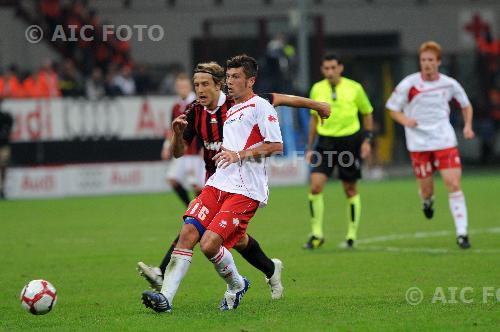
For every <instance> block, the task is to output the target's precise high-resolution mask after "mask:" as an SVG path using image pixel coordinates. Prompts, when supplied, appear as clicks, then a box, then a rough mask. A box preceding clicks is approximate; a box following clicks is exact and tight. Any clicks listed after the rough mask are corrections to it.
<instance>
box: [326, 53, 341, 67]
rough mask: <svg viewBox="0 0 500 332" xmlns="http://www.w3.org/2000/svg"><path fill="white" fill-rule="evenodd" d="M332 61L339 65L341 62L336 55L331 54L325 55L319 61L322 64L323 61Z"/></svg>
mask: <svg viewBox="0 0 500 332" xmlns="http://www.w3.org/2000/svg"><path fill="white" fill-rule="evenodd" d="M332 60H336V61H337V63H338V64H339V65H341V64H342V60H341V59H340V57H339V56H338V55H337V54H333V53H328V54H325V55H324V56H323V59H322V60H321V63H323V62H325V61H332Z"/></svg>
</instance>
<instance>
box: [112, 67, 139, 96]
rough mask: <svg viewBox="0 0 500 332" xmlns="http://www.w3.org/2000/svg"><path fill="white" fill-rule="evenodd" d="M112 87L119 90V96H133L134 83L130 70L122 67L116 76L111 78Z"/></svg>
mask: <svg viewBox="0 0 500 332" xmlns="http://www.w3.org/2000/svg"><path fill="white" fill-rule="evenodd" d="M111 83H112V85H113V86H116V87H118V88H119V89H120V92H121V95H124V96H131V95H133V94H135V91H136V89H135V81H134V79H133V77H132V68H130V66H123V67H122V68H121V71H120V73H119V74H118V75H116V76H115V77H113V80H112V82H111Z"/></svg>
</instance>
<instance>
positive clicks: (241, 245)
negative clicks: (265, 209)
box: [233, 234, 249, 252]
mask: <svg viewBox="0 0 500 332" xmlns="http://www.w3.org/2000/svg"><path fill="white" fill-rule="evenodd" d="M248 240H249V238H248V235H247V234H245V235H244V236H242V237H241V238H240V239H239V240H238V242H236V244H235V245H234V246H233V248H234V249H235V250H236V251H238V252H242V251H243V250H245V248H246V247H247V246H248Z"/></svg>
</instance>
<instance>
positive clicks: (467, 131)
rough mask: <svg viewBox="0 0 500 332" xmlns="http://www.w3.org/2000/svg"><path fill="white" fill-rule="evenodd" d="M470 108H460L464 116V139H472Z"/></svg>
mask: <svg viewBox="0 0 500 332" xmlns="http://www.w3.org/2000/svg"><path fill="white" fill-rule="evenodd" d="M472 113H473V111H472V106H471V105H469V106H466V107H464V108H462V115H463V116H464V137H465V139H473V138H474V135H475V134H474V130H472Z"/></svg>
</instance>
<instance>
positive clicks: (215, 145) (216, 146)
mask: <svg viewBox="0 0 500 332" xmlns="http://www.w3.org/2000/svg"><path fill="white" fill-rule="evenodd" d="M203 145H204V146H205V149H207V150H212V151H219V150H220V147H221V145H222V142H207V141H203Z"/></svg>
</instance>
